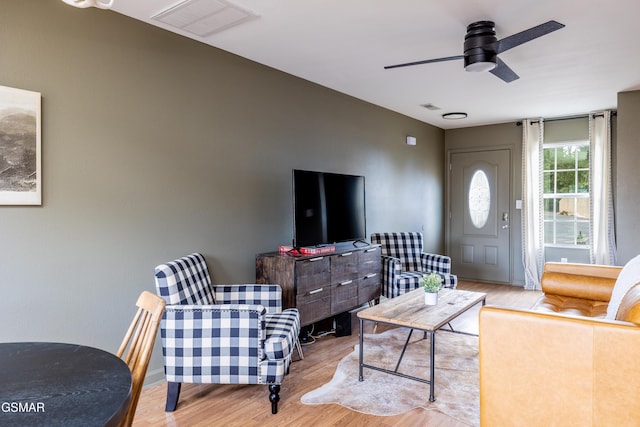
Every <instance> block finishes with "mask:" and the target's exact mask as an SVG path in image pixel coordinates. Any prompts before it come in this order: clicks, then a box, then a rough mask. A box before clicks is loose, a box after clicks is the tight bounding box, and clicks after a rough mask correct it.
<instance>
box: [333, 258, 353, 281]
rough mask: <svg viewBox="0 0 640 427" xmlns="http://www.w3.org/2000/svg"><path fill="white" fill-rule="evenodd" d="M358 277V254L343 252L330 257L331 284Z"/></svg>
mask: <svg viewBox="0 0 640 427" xmlns="http://www.w3.org/2000/svg"><path fill="white" fill-rule="evenodd" d="M356 277H358V253H357V252H345V253H341V254H337V255H334V256H333V257H331V283H334V284H335V283H337V282H343V281H345V280H351V279H354V278H356Z"/></svg>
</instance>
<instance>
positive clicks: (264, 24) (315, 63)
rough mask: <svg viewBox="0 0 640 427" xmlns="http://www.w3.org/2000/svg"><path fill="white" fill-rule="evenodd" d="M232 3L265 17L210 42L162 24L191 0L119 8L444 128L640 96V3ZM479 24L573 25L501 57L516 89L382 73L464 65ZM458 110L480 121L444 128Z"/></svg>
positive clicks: (488, 79) (507, 28) (436, 73)
mask: <svg viewBox="0 0 640 427" xmlns="http://www.w3.org/2000/svg"><path fill="white" fill-rule="evenodd" d="M199 1H201V2H204V1H211V2H214V3H215V2H216V1H217V0H199ZM231 1H232V2H233V3H234V4H235V5H237V6H240V7H242V8H244V9H247V10H249V11H251V12H253V13H255V14H256V15H258V17H257V18H256V19H251V20H248V21H246V22H244V23H242V24H240V25H237V26H234V27H232V28H228V29H225V30H223V31H220V32H217V33H214V34H211V35H209V36H206V37H198V36H194V35H192V34H189V33H187V32H185V31H182V30H175V29H171V28H170V27H169V26H167V25H166V24H163V23H161V22H159V21H157V20H153V19H152V17H153V16H154V15H156V14H158V13H160V12H163V11H165V10H167V9H169V8H170V7H172V6H175V5H177V4H180V3H182V0H115V3H114V6H113V9H112V10H114V11H115V12H118V13H121V14H124V15H127V16H130V17H132V18H135V19H138V20H141V21H144V22H147V23H150V24H152V25H156V26H160V27H163V28H167V29H170V30H171V31H174V32H177V33H179V34H182V35H185V36H187V37H190V38H193V39H196V40H199V41H201V42H204V43H206V44H209V45H211V46H215V47H217V48H220V49H223V50H225V51H229V52H232V53H235V54H237V55H240V56H242V57H245V58H248V59H251V60H253V61H256V62H259V63H261V64H265V65H267V66H270V67H273V68H275V69H278V70H281V71H284V72H286V73H289V74H292V75H294V76H298V77H300V78H303V79H306V80H309V81H312V82H315V83H318V84H320V85H322V86H326V87H328V88H331V89H335V90H336V91H339V92H343V93H345V94H348V95H351V96H354V97H356V98H359V99H362V100H365V101H368V102H371V103H373V104H376V105H379V106H382V107H385V108H388V109H390V110H393V111H397V112H399V113H401V114H404V115H407V116H410V117H413V118H415V119H418V120H421V121H423V122H426V123H430V124H433V125H435V126H438V127H441V128H443V129H451V128H456V127H466V126H476V125H483V124H492V123H502V122H508V121H515V120H519V119H522V118H527V117H562V116H569V115H575V114H582V113H587V112H589V111H593V110H599V109H609V108H615V107H616V102H617V93H618V92H622V91H628V90H635V89H640V52H639V50H640V49H639V47H638V40H639V39H640V30H639V28H640V25H638V16H640V2H639V1H637V0H617V1H615V2H604V1H599V2H595V1H589V0H587V1H584V0H583V1H578V0H482V1H480V0H440V1H435V0H392V1H380V0H231ZM479 20H492V21H494V22H495V23H496V33H497V37H498V39H502V38H504V37H506V36H509V35H512V34H514V33H517V32H520V31H523V30H525V29H528V28H530V27H533V26H535V25H538V24H541V23H543V22H546V21H549V20H556V21H558V22H561V23H563V24H565V25H566V27H565V28H563V29H561V30H558V31H555V32H553V33H551V34H548V35H546V36H543V37H541V38H538V39H536V40H533V41H531V42H529V43H526V44H524V45H521V46H518V47H515V48H513V49H511V50H509V51H507V52H504V53H502V54H501V55H500V58H501V59H502V60H503V61H504V62H506V63H507V64H508V65H509V66H510V67H511V68H512V69H513V70H514V71H515V72H516V73H517V74H518V75H519V76H520V79H519V80H516V81H514V82H512V83H505V82H503V81H502V80H500V79H498V78H497V77H495V76H493V75H492V74H489V73H468V72H465V71H464V69H463V64H462V61H450V62H440V63H434V64H426V65H418V66H414V67H408V68H399V69H394V70H385V69H383V67H384V66H385V65H392V64H397V63H404V62H411V61H417V60H422V59H430V58H438V57H444V56H453V55H461V54H462V44H463V42H464V35H465V33H466V26H467V25H468V24H469V23H471V22H475V21H479ZM427 103H431V104H434V105H436V106H439V107H441V110H439V111H429V110H427V109H425V108H424V107H422V106H421V105H423V104H427ZM452 111H464V112H466V113H468V115H469V116H468V118H467V119H464V120H457V121H451V120H443V119H442V117H441V115H442V114H443V113H446V112H452Z"/></svg>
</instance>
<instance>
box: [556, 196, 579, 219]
mask: <svg viewBox="0 0 640 427" xmlns="http://www.w3.org/2000/svg"><path fill="white" fill-rule="evenodd" d="M575 215H576V199H574V198H565V199H558V219H561V220H574V219H575ZM561 217H562V218H561Z"/></svg>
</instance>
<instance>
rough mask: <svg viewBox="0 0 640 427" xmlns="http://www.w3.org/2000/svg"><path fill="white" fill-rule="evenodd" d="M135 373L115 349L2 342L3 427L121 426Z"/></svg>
mask: <svg viewBox="0 0 640 427" xmlns="http://www.w3.org/2000/svg"><path fill="white" fill-rule="evenodd" d="M130 400H131V372H130V371H129V368H128V366H127V365H126V363H124V361H122V360H121V359H120V358H118V357H116V356H115V355H114V354H111V353H109V352H106V351H104V350H100V349H97V348H93V347H87V346H83V345H77V344H63V343H50V342H20V343H0V426H12V427H13V426H29V427H32V426H65V427H72V426H82V427H91V426H117V425H118V424H119V423H120V421H121V420H122V418H123V417H124V415H125V413H126V411H127V408H128V406H129V402H130Z"/></svg>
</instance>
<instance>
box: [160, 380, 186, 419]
mask: <svg viewBox="0 0 640 427" xmlns="http://www.w3.org/2000/svg"><path fill="white" fill-rule="evenodd" d="M181 385H182V383H167V404H166V406H165V408H164V410H165V411H166V412H173V411H175V410H176V406H178V397H180V386H181Z"/></svg>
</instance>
